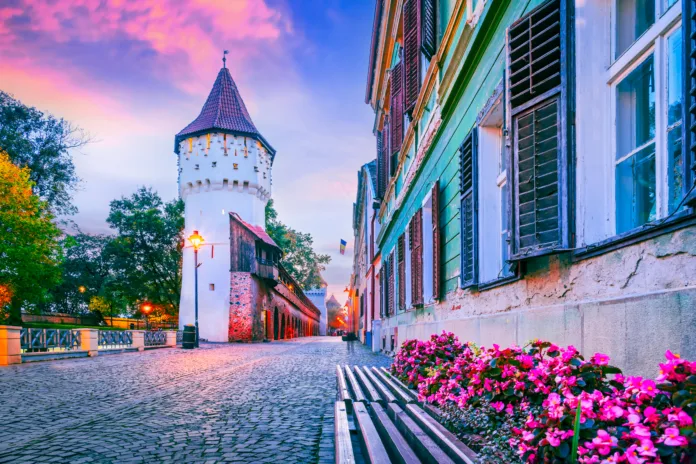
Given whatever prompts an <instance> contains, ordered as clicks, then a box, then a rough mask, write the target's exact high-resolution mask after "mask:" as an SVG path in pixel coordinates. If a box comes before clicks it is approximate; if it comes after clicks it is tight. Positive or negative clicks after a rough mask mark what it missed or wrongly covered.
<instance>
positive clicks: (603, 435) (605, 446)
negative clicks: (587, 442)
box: [592, 429, 619, 456]
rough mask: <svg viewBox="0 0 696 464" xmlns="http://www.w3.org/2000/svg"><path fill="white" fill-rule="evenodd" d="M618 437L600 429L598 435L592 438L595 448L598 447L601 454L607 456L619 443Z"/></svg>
mask: <svg viewBox="0 0 696 464" xmlns="http://www.w3.org/2000/svg"><path fill="white" fill-rule="evenodd" d="M618 441H619V440H618V439H617V438H616V437H612V436H611V435H609V433H608V432H607V431H606V430H601V429H600V430H598V431H597V436H596V437H595V438H593V439H592V445H593V448H594V449H596V450H597V451H598V452H599V454H601V455H602V456H606V455H607V454H609V453H610V452H611V449H612V448H613V447H615V446H616V444H617V443H618Z"/></svg>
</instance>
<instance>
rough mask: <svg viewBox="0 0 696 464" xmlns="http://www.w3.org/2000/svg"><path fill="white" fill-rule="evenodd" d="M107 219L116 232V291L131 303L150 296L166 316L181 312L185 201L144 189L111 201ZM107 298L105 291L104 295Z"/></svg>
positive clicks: (112, 254) (111, 250)
mask: <svg viewBox="0 0 696 464" xmlns="http://www.w3.org/2000/svg"><path fill="white" fill-rule="evenodd" d="M110 206H111V211H110V213H109V216H108V218H107V222H108V223H109V225H110V226H111V228H113V229H114V230H115V231H116V233H117V235H116V237H115V238H114V239H113V240H112V241H111V242H110V243H109V244H108V246H107V250H106V252H107V253H108V254H109V260H110V263H111V266H112V271H113V274H114V279H115V282H114V284H113V289H114V291H118V292H120V293H119V294H120V295H121V296H122V297H123V298H124V299H125V301H127V302H128V303H129V304H130V305H131V306H132V307H135V306H136V305H137V304H138V303H139V302H141V301H145V300H147V301H148V302H150V303H152V304H153V306H155V307H156V308H158V309H162V310H163V312H165V313H167V314H177V313H178V312H179V298H180V295H181V257H182V248H183V244H184V237H183V229H184V203H183V201H181V200H173V201H170V202H168V203H165V202H163V201H162V199H161V198H160V196H159V195H158V194H157V192H154V191H153V190H152V189H148V188H145V187H142V188H140V189H138V190H137V191H136V192H135V193H134V194H133V195H131V196H130V197H127V198H126V197H122V198H121V199H119V200H114V201H112V202H111V205H110ZM102 296H104V295H102Z"/></svg>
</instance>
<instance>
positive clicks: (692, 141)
mask: <svg viewBox="0 0 696 464" xmlns="http://www.w3.org/2000/svg"><path fill="white" fill-rule="evenodd" d="M682 13H683V14H682V18H683V20H682V28H683V30H682V34H683V35H682V37H683V40H684V53H685V56H684V58H685V66H684V69H685V70H686V76H687V79H685V81H686V82H685V89H684V90H685V99H684V105H683V108H684V115H683V117H684V121H683V127H684V128H685V130H684V143H683V147H684V148H683V150H684V157H685V160H684V168H685V169H684V170H685V171H686V172H685V173H684V174H685V176H684V189H685V190H686V192H685V193H688V191H689V190H690V189H691V188H692V186H693V184H694V183H696V0H683V2H682ZM686 204H687V205H688V206H690V207H691V208H696V193H694V192H693V191H692V193H691V194H690V198H689V199H687V201H686Z"/></svg>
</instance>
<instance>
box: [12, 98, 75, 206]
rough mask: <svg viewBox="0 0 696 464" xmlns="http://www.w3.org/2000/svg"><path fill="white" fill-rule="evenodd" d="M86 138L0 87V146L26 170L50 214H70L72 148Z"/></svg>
mask: <svg viewBox="0 0 696 464" xmlns="http://www.w3.org/2000/svg"><path fill="white" fill-rule="evenodd" d="M88 142H89V138H88V137H87V135H86V134H85V133H84V132H83V131H82V130H81V129H79V128H77V127H75V126H73V125H72V124H71V123H69V122H67V121H65V120H63V119H57V118H55V117H54V116H52V115H50V114H45V113H43V112H41V111H39V110H38V109H36V108H32V107H28V106H26V105H24V104H22V102H20V101H19V100H16V99H15V98H13V97H12V96H11V95H9V94H7V93H5V92H2V91H0V150H3V151H5V152H7V154H8V155H9V157H10V160H11V161H12V162H13V163H14V164H16V165H17V166H21V167H27V168H29V170H30V175H31V180H32V181H33V182H34V185H33V191H34V193H36V194H37V195H38V196H39V197H40V198H41V199H42V200H44V201H45V202H46V203H47V204H48V207H49V209H50V210H51V211H52V212H53V213H54V214H73V213H75V212H77V208H76V207H75V206H74V205H73V204H72V193H73V192H74V191H75V189H76V188H77V185H78V183H79V178H78V177H77V175H76V174H75V166H74V165H73V160H72V156H71V154H70V152H71V150H72V149H75V148H79V147H82V146H84V145H85V144H87V143H88Z"/></svg>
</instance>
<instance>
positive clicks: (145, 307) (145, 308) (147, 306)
mask: <svg viewBox="0 0 696 464" xmlns="http://www.w3.org/2000/svg"><path fill="white" fill-rule="evenodd" d="M140 310H141V311H142V312H143V314H145V330H150V318H149V317H148V316H149V315H150V311H152V305H151V304H150V303H143V304H142V305H141V306H140Z"/></svg>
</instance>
